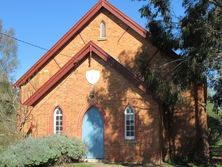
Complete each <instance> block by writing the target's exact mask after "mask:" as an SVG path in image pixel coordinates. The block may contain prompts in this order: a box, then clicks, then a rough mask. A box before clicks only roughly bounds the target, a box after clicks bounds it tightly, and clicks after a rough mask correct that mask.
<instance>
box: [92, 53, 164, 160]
mask: <svg viewBox="0 0 222 167" xmlns="http://www.w3.org/2000/svg"><path fill="white" fill-rule="evenodd" d="M93 58H94V59H96V61H97V62H99V63H100V64H101V65H103V66H104V67H106V69H104V70H103V71H102V77H103V78H104V79H105V80H106V82H107V89H104V88H98V89H95V90H94V98H92V99H91V98H88V103H89V105H93V104H98V105H99V106H101V108H102V110H103V111H104V112H105V114H104V138H105V139H104V140H105V142H104V150H105V160H108V161H113V162H122V163H124V162H125V163H140V164H141V163H145V162H159V158H160V122H161V121H160V115H159V111H158V109H159V108H158V105H157V104H156V102H155V101H154V100H153V98H152V97H151V95H149V94H147V95H146V94H145V93H144V92H142V91H141V90H139V89H138V88H136V87H135V86H134V85H133V84H132V83H130V82H129V81H128V80H127V79H125V78H124V76H122V75H121V74H118V72H117V71H115V70H114V69H113V68H112V67H110V66H107V65H106V64H105V63H104V62H103V61H102V60H100V59H99V58H97V57H93ZM107 69H108V70H107ZM129 104H130V105H132V106H133V108H134V109H135V118H136V120H135V127H136V136H135V137H136V140H133V141H127V140H125V135H124V131H125V130H124V121H125V120H124V110H125V108H126V107H127V106H128V105H129Z"/></svg>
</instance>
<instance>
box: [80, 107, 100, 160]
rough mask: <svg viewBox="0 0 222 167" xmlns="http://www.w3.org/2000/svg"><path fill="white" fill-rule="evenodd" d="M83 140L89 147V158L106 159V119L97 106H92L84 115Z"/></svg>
mask: <svg viewBox="0 0 222 167" xmlns="http://www.w3.org/2000/svg"><path fill="white" fill-rule="evenodd" d="M82 140H83V142H84V143H85V144H86V146H87V149H88V153H87V158H88V159H104V121H103V117H102V115H101V113H100V112H99V110H98V109H97V108H96V107H91V108H90V109H89V110H88V111H87V112H86V113H85V115H84V118H83V123H82Z"/></svg>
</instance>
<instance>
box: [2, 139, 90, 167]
mask: <svg viewBox="0 0 222 167" xmlns="http://www.w3.org/2000/svg"><path fill="white" fill-rule="evenodd" d="M85 153H86V151H85V147H84V145H83V144H82V142H81V141H79V140H77V139H69V138H68V137H65V136H51V137H45V138H36V139H35V138H31V137H29V138H27V139H25V140H23V141H20V142H18V143H17V144H14V145H11V146H9V148H8V149H7V150H6V151H4V152H3V153H1V154H0V166H5V167H17V166H19V167H23V166H28V167H33V166H49V165H53V164H55V163H56V162H58V161H61V160H71V161H77V160H79V159H81V158H82V157H83V156H84V155H85Z"/></svg>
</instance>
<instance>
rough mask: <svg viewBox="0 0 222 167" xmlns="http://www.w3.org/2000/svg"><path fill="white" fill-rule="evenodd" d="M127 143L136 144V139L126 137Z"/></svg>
mask: <svg viewBox="0 0 222 167" xmlns="http://www.w3.org/2000/svg"><path fill="white" fill-rule="evenodd" d="M125 143H126V144H136V140H135V139H131V140H129V139H125Z"/></svg>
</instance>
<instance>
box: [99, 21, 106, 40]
mask: <svg viewBox="0 0 222 167" xmlns="http://www.w3.org/2000/svg"><path fill="white" fill-rule="evenodd" d="M99 30H100V36H99V37H100V39H105V38H106V23H105V22H104V21H101V23H100V27H99Z"/></svg>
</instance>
